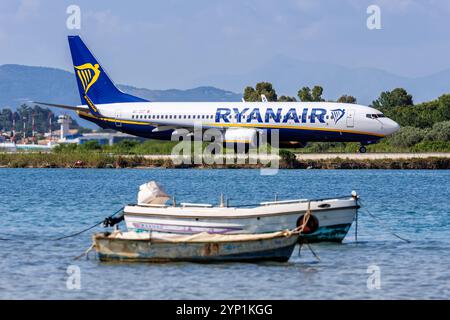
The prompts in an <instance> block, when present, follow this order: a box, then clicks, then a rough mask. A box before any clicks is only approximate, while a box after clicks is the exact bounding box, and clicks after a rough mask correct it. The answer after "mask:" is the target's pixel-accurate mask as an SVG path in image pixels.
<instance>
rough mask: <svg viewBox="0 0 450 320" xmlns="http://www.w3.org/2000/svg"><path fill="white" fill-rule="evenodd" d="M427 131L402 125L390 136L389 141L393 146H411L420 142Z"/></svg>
mask: <svg viewBox="0 0 450 320" xmlns="http://www.w3.org/2000/svg"><path fill="white" fill-rule="evenodd" d="M426 133H427V131H426V130H424V129H419V128H414V127H403V128H401V129H400V131H398V132H397V133H395V134H394V135H392V136H391V138H390V139H389V142H390V144H391V145H392V146H394V147H412V146H413V145H415V144H417V143H419V142H421V141H422V140H423V139H424V137H425V135H426Z"/></svg>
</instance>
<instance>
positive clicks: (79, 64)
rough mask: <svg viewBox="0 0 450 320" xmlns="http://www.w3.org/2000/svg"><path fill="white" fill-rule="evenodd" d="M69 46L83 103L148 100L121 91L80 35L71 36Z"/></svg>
mask: <svg viewBox="0 0 450 320" xmlns="http://www.w3.org/2000/svg"><path fill="white" fill-rule="evenodd" d="M69 46H70V53H71V54H72V61H73V67H74V70H75V76H76V78H77V84H78V91H79V92H80V98H81V103H82V104H83V105H88V106H89V107H90V106H91V105H94V109H95V104H103V103H117V102H145V101H147V100H145V99H141V98H138V97H135V96H132V95H130V94H127V93H124V92H122V91H120V90H119V89H118V88H117V87H116V86H115V85H114V83H113V82H112V81H111V79H110V78H109V77H108V75H107V74H106V72H105V70H104V69H103V68H102V66H101V65H100V64H99V62H98V61H97V59H95V57H94V56H93V55H92V53H91V52H90V51H89V49H88V48H87V47H86V45H85V44H84V42H83V40H81V38H80V37H79V36H69Z"/></svg>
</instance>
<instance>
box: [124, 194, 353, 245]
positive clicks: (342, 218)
mask: <svg viewBox="0 0 450 320" xmlns="http://www.w3.org/2000/svg"><path fill="white" fill-rule="evenodd" d="M307 207H308V202H307V201H302V202H296V203H287V204H270V205H263V206H258V207H254V208H239V207H231V208H221V207H214V208H198V207H149V206H137V205H136V206H127V207H125V210H124V212H125V223H126V226H127V228H128V230H130V231H137V232H143V231H147V232H148V231H150V232H152V235H153V236H154V237H157V236H158V235H162V236H170V235H180V234H194V233H200V232H208V233H220V234H243V233H269V232H276V231H279V230H285V229H293V228H295V227H296V226H297V225H298V220H299V218H300V217H301V216H302V215H304V214H305V213H306V210H307ZM357 209H358V205H357V202H356V199H355V198H353V197H349V198H345V199H325V200H314V201H311V213H312V215H313V216H314V217H315V218H316V219H317V221H318V224H319V227H318V229H317V230H316V231H315V232H314V233H311V234H308V235H304V236H303V238H305V239H307V240H308V241H310V242H315V241H335V242H340V241H342V240H343V239H344V237H345V235H346V234H347V232H348V230H349V229H350V227H351V224H352V222H353V220H354V219H355V217H356V213H357Z"/></svg>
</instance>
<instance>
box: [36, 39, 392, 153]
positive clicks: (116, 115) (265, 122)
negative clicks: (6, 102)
mask: <svg viewBox="0 0 450 320" xmlns="http://www.w3.org/2000/svg"><path fill="white" fill-rule="evenodd" d="M69 45H70V51H71V55H72V60H73V65H74V71H75V76H76V79H77V84H78V90H79V92H80V98H81V105H79V106H67V105H59V104H58V105H57V104H49V103H41V104H45V105H49V106H54V107H61V108H66V109H70V110H75V111H76V112H77V114H78V115H79V116H80V117H81V118H83V119H86V120H89V121H92V122H94V123H96V124H97V125H99V126H100V127H102V128H109V129H114V130H117V131H121V132H125V133H129V134H132V135H135V136H140V137H145V138H152V139H161V140H171V139H172V135H174V134H177V132H179V131H180V129H185V130H188V131H193V130H194V126H196V125H201V127H202V128H203V129H209V128H217V129H219V130H220V131H221V132H222V133H223V137H224V138H223V141H224V142H226V143H235V144H245V145H247V146H248V145H249V144H253V143H254V141H255V137H257V134H258V132H259V131H261V130H263V131H266V132H268V133H270V131H271V130H274V129H278V130H279V131H278V133H279V145H280V146H282V147H302V146H305V145H306V143H307V142H309V141H335V142H338V141H341V142H342V141H347V142H359V143H360V152H365V151H366V149H365V147H364V146H365V145H368V144H372V143H376V142H378V141H379V140H380V139H382V138H384V137H386V136H387V135H390V134H393V133H394V132H396V131H397V130H398V129H399V125H398V124H397V123H396V122H395V121H393V120H391V119H389V118H387V117H385V116H384V115H383V113H382V112H380V111H378V110H376V109H374V108H371V107H367V106H362V105H356V104H347V103H335V102H265V101H264V102H150V101H147V100H145V99H141V98H138V97H135V96H132V95H130V94H127V93H124V92H122V91H120V90H119V89H118V88H117V87H116V86H115V84H114V83H113V82H112V81H111V79H110V78H109V77H108V75H107V74H106V72H105V70H104V69H103V68H102V66H101V65H100V64H99V62H98V61H97V60H96V59H95V57H94V56H93V55H92V53H91V52H90V51H89V50H88V48H87V47H86V45H85V44H84V43H83V41H82V40H81V38H80V37H79V36H69Z"/></svg>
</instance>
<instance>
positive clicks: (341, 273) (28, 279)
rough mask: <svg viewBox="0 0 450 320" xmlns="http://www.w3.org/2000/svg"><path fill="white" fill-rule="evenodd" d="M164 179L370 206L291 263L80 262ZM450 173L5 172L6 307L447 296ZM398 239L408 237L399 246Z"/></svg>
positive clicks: (233, 196)
mask: <svg viewBox="0 0 450 320" xmlns="http://www.w3.org/2000/svg"><path fill="white" fill-rule="evenodd" d="M150 180H156V181H158V182H159V183H161V184H162V185H164V187H165V189H166V191H167V192H168V193H169V194H171V195H175V196H176V199H177V201H178V202H201V203H213V204H217V203H218V202H219V198H220V193H222V192H223V193H224V195H225V197H226V198H227V199H229V203H230V205H233V204H244V203H247V204H252V203H258V202H260V201H268V200H269V201H270V200H273V199H274V198H275V194H277V196H278V199H279V200H283V199H295V198H323V197H334V196H342V195H349V194H350V192H351V191H352V190H356V191H357V192H358V194H360V196H361V200H362V204H363V206H364V208H365V209H368V210H369V211H370V213H371V214H372V215H374V216H375V217H376V218H377V219H374V218H373V217H371V216H370V215H369V214H368V213H367V211H365V210H363V209H361V210H360V212H359V218H358V241H357V242H356V241H355V225H353V226H352V228H351V230H350V232H349V234H348V235H347V237H346V238H345V240H344V242H343V243H342V244H332V243H319V244H313V245H311V247H312V249H313V250H314V252H315V253H316V254H317V255H318V256H319V257H320V260H317V259H316V258H315V257H314V255H313V254H312V253H311V251H309V250H308V249H307V248H306V247H303V248H302V250H301V251H300V254H299V251H298V248H297V249H296V250H295V251H294V254H293V256H292V257H291V259H290V260H289V262H287V263H221V264H195V263H166V264H133V263H101V262H99V261H98V260H97V259H96V258H95V254H94V253H93V252H92V253H91V254H90V256H89V259H86V258H84V257H83V258H81V259H79V260H74V257H76V256H78V255H80V254H82V253H83V252H84V251H85V250H86V249H87V248H88V247H89V246H90V245H91V235H92V233H93V232H96V231H101V230H102V227H100V226H99V227H96V228H94V229H92V230H90V231H88V232H85V233H83V234H80V235H78V236H76V237H72V238H68V239H65V240H60V241H54V240H50V239H53V238H56V237H58V236H64V235H68V234H71V233H75V232H77V231H79V230H82V229H85V228H87V227H89V226H91V225H94V224H96V223H97V222H99V221H102V220H103V218H104V217H106V216H108V215H110V214H111V213H113V212H114V211H116V210H118V209H120V208H121V207H122V206H123V205H124V204H127V203H133V202H135V201H136V196H137V191H138V187H139V185H140V184H142V183H145V182H148V181H150ZM449 181H450V171H448V170H447V171H433V170H418V171H409V170H404V171H402V170H280V171H279V172H278V174H276V175H272V176H264V175H261V174H260V171H259V170H243V169H239V170H236V169H231V170H222V169H220V170H202V169H173V170H169V169H126V170H125V169H118V170H116V169H99V170H96V169H0V219H1V220H0V238H1V239H3V240H0V298H1V299H10V298H14V299H87V298H91V299H380V298H381V299H399V298H401V299H417V298H425V299H442V298H443V299H448V298H450V268H449V266H450V205H449V195H450V190H449V189H450V188H449ZM392 233H395V234H397V235H399V236H401V237H402V238H406V239H408V240H410V242H409V243H407V242H404V241H402V240H400V239H399V238H396V237H395V236H394V235H393V234H392Z"/></svg>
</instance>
